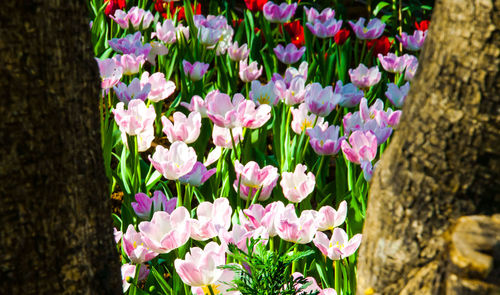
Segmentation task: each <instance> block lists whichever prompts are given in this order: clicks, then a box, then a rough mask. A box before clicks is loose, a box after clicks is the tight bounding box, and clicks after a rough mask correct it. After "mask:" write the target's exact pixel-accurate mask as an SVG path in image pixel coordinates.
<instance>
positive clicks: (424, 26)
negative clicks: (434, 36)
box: [415, 20, 430, 32]
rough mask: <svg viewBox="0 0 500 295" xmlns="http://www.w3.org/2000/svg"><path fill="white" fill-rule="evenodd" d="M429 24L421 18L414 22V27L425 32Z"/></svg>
mask: <svg viewBox="0 0 500 295" xmlns="http://www.w3.org/2000/svg"><path fill="white" fill-rule="evenodd" d="M429 24H430V21H428V20H423V21H421V22H420V23H418V22H415V27H416V28H417V30H419V31H424V32H425V31H427V29H428V28H429Z"/></svg>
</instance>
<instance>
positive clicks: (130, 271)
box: [121, 263, 149, 293]
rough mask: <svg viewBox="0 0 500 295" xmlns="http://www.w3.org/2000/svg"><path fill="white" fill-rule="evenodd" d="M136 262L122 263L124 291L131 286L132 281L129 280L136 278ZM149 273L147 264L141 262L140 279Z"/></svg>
mask: <svg viewBox="0 0 500 295" xmlns="http://www.w3.org/2000/svg"><path fill="white" fill-rule="evenodd" d="M135 268H136V265H135V264H130V263H126V264H123V265H122V268H121V272H122V286H123V293H125V292H127V290H128V288H129V287H130V283H129V282H128V280H129V279H134V278H135ZM148 275H149V269H148V268H147V266H146V265H144V264H141V268H140V269H139V277H138V280H139V281H142V280H145V279H146V278H147V277H148Z"/></svg>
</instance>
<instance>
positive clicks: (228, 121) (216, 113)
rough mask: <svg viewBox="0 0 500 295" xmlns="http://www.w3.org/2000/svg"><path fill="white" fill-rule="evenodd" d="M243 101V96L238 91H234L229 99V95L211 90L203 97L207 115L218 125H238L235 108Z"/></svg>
mask: <svg viewBox="0 0 500 295" xmlns="http://www.w3.org/2000/svg"><path fill="white" fill-rule="evenodd" d="M243 101H245V97H244V96H243V95H241V94H240V93H236V94H235V95H234V96H233V100H232V101H231V97H229V95H227V94H225V93H221V92H219V91H218V90H213V91H211V92H210V93H208V95H207V97H206V98H205V104H206V106H207V115H208V117H209V118H210V120H212V122H214V124H215V125H217V126H219V127H225V128H234V127H240V123H239V121H238V113H237V109H238V106H239V104H240V103H241V102H243Z"/></svg>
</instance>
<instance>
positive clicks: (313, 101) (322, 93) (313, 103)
mask: <svg viewBox="0 0 500 295" xmlns="http://www.w3.org/2000/svg"><path fill="white" fill-rule="evenodd" d="M304 98H305V103H306V106H307V109H308V110H309V111H310V112H311V113H313V114H316V115H318V116H321V117H326V116H328V115H329V114H330V113H331V112H332V111H333V109H334V108H335V107H336V106H337V104H338V103H339V101H340V98H341V97H340V96H338V95H333V89H332V86H326V87H325V88H323V87H321V84H319V83H312V84H309V85H307V87H306V94H305V96H304Z"/></svg>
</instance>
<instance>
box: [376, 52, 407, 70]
mask: <svg viewBox="0 0 500 295" xmlns="http://www.w3.org/2000/svg"><path fill="white" fill-rule="evenodd" d="M377 57H378V60H379V61H380V64H381V65H382V67H383V68H384V70H386V71H388V72H389V73H402V72H403V70H404V69H405V67H406V56H404V55H403V56H397V55H395V54H394V53H391V52H389V53H388V54H387V55H386V56H383V55H382V54H381V53H379V54H378V56H377Z"/></svg>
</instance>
